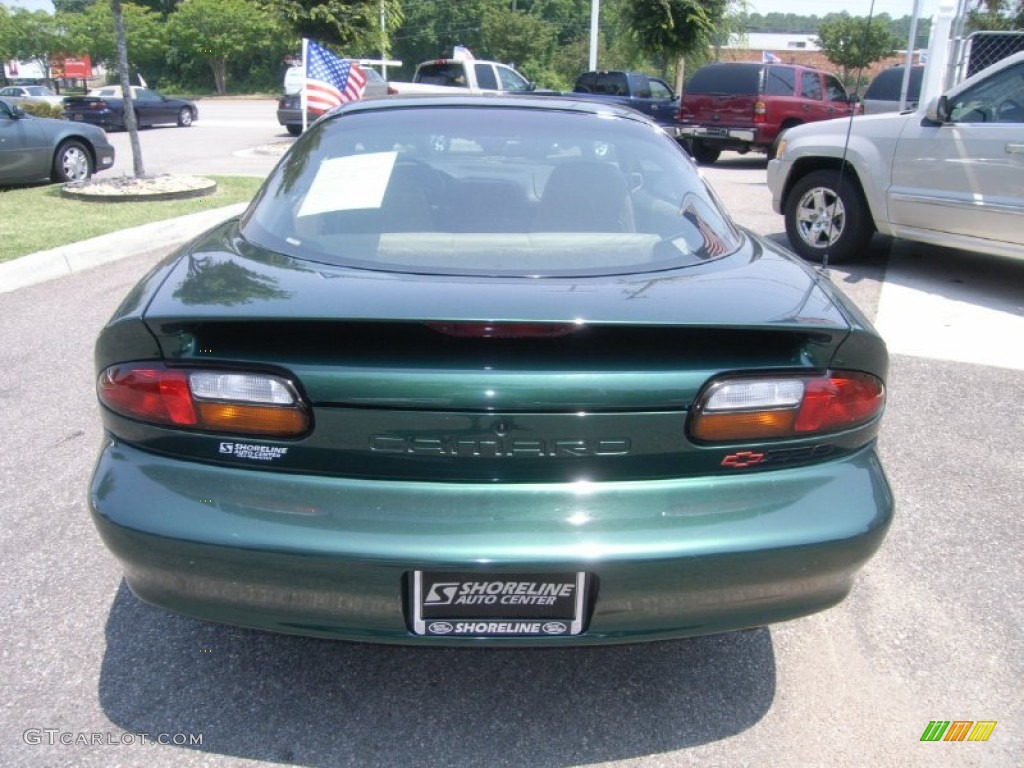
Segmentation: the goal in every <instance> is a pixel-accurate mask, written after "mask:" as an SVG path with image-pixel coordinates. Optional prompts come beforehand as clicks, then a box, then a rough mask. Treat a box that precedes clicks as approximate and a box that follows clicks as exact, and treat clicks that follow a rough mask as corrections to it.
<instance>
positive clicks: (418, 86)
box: [388, 59, 534, 94]
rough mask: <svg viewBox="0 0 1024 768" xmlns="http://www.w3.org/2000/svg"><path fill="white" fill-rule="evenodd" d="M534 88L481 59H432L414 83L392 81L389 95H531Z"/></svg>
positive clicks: (511, 71) (419, 70) (509, 70)
mask: <svg viewBox="0 0 1024 768" xmlns="http://www.w3.org/2000/svg"><path fill="white" fill-rule="evenodd" d="M533 89H534V84H533V83H531V82H530V81H529V80H527V79H526V78H525V77H523V76H522V75H521V74H519V73H518V72H516V71H515V70H514V69H512V67H510V66H508V65H507V64H500V63H498V62H496V61H484V60H482V59H433V60H431V61H425V62H423V63H422V64H420V65H419V66H418V67H416V73H415V74H414V75H413V78H412V82H411V83H402V82H395V81H393V80H392V81H389V82H388V93H399V94H407V93H454V92H458V91H468V92H470V93H502V92H515V93H519V92H524V91H532V90H533Z"/></svg>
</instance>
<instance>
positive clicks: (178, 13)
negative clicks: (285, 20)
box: [167, 0, 281, 94]
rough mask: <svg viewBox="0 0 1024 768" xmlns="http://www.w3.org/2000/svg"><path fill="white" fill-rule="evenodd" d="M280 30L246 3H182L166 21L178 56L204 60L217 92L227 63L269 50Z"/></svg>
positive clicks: (235, 0)
mask: <svg viewBox="0 0 1024 768" xmlns="http://www.w3.org/2000/svg"><path fill="white" fill-rule="evenodd" d="M280 33H281V30H280V28H279V26H278V25H277V23H276V22H275V21H274V19H273V18H272V17H271V16H269V15H268V14H266V13H265V12H263V11H261V9H260V8H259V7H257V6H255V5H253V4H252V3H250V2H248V0H183V2H181V3H179V4H178V7H177V9H176V10H175V11H174V12H173V13H172V14H171V15H170V16H169V17H168V19H167V36H168V39H169V40H173V41H174V44H173V47H174V48H175V49H176V52H177V54H178V55H179V56H184V57H186V58H188V57H190V58H193V59H197V60H201V61H205V62H207V63H208V64H209V66H210V70H211V71H212V73H213V83H214V88H215V89H216V91H217V93H219V94H223V93H225V92H226V91H227V79H228V64H229V62H230V61H231V60H233V59H238V58H240V57H247V56H251V55H252V54H253V53H254V52H263V51H265V50H267V49H268V48H272V47H273V41H274V39H275V38H279V37H280Z"/></svg>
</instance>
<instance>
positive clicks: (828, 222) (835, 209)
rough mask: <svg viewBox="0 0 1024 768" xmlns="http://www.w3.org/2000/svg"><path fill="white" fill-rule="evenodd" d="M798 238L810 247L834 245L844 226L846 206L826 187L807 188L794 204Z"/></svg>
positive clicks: (833, 191)
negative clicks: (795, 204)
mask: <svg viewBox="0 0 1024 768" xmlns="http://www.w3.org/2000/svg"><path fill="white" fill-rule="evenodd" d="M796 226H797V231H798V232H799V233H800V239H801V240H803V241H804V242H805V243H807V245H809V246H810V247H812V248H826V247H828V246H830V245H835V243H836V241H837V240H838V239H839V238H840V237H842V234H843V230H844V229H845V228H846V207H845V206H844V205H843V201H842V200H841V199H840V198H839V196H838V195H837V194H836V193H835V190H832V189H829V188H828V187H814V188H813V189H809V190H807V191H806V192H805V193H804V195H803V197H801V198H800V202H799V203H797V206H796Z"/></svg>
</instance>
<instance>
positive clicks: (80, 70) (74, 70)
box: [50, 54, 92, 80]
mask: <svg viewBox="0 0 1024 768" xmlns="http://www.w3.org/2000/svg"><path fill="white" fill-rule="evenodd" d="M50 74H51V75H52V76H53V77H55V78H58V79H66V80H88V79H89V78H90V77H92V61H91V60H90V59H89V54H85V55H84V56H62V57H54V58H53V59H51V60H50Z"/></svg>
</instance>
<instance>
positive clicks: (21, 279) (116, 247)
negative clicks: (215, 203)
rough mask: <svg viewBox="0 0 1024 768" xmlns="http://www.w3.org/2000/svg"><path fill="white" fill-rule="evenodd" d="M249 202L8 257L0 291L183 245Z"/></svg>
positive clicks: (0, 266)
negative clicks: (19, 256) (24, 254)
mask: <svg viewBox="0 0 1024 768" xmlns="http://www.w3.org/2000/svg"><path fill="white" fill-rule="evenodd" d="M247 205H248V203H235V204H234V205H228V206H225V207H223V208H213V209H211V210H208V211H200V212H199V213H192V214H189V215H188V216H179V217H178V218H176V219H166V220H164V221H154V222H152V223H150V224H143V225H141V226H138V227H132V228H131V229H123V230H121V231H120V232H111V233H110V234H107V235H100V236H99V237H94V238H91V239H89V240H83V241H82V242H80V243H70V244H68V245H62V246H60V247H58V248H51V249H50V250H48V251H39V252H38V253H32V254H29V255H28V256H22V257H21V258H17V259H12V260H11V261H6V262H4V263H2V264H0V293H9V292H11V291H16V290H18V289H19V288H24V287H26V286H29V285H36V284H38V283H44V282H46V281H48V280H56V279H57V278H60V277H66V276H67V275H72V274H74V273H76V272H83V271H85V270H87V269H92V268H93V267H98V266H100V265H102V264H108V263H110V262H112V261H117V260H119V259H126V258H128V257H129V256H136V255H139V254H143V253H148V252H151V251H156V250H160V249H162V248H171V247H174V246H177V245H181V244H182V243H184V242H186V241H188V240H190V239H191V238H193V237H195V236H196V235H198V234H200V233H202V232H205V231H206V230H208V229H210V228H211V227H214V226H216V225H217V224H220V223H221V222H222V221H224V220H225V219H228V218H230V217H232V216H237V215H238V214H240V213H241V212H242V211H244V210H245V208H246V206H247Z"/></svg>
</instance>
